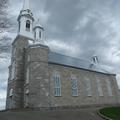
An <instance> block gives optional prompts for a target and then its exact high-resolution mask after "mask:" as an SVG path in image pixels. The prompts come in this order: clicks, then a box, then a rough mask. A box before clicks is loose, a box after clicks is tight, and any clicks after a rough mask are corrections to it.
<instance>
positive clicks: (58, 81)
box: [53, 73, 61, 97]
mask: <svg viewBox="0 0 120 120" xmlns="http://www.w3.org/2000/svg"><path fill="white" fill-rule="evenodd" d="M53 80H54V96H55V97H60V96H61V78H60V74H59V73H54V74H53Z"/></svg>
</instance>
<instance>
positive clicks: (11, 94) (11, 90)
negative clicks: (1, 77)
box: [9, 89, 13, 97]
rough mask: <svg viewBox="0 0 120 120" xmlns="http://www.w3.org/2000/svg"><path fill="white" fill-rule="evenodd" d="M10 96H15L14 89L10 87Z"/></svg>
mask: <svg viewBox="0 0 120 120" xmlns="http://www.w3.org/2000/svg"><path fill="white" fill-rule="evenodd" d="M9 96H10V97H12V96H13V89H10V92H9Z"/></svg>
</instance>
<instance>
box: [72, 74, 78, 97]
mask: <svg viewBox="0 0 120 120" xmlns="http://www.w3.org/2000/svg"><path fill="white" fill-rule="evenodd" d="M73 82H75V84H76V85H75V86H76V87H73ZM71 88H72V89H71V90H72V91H71V94H72V96H73V97H77V96H78V80H77V78H76V76H74V75H72V76H71Z"/></svg>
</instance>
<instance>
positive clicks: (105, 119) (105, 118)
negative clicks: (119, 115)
mask: <svg viewBox="0 0 120 120" xmlns="http://www.w3.org/2000/svg"><path fill="white" fill-rule="evenodd" d="M97 114H98V115H99V116H100V117H101V118H103V119H104V120H113V119H111V118H109V117H106V116H104V115H103V114H101V113H100V112H99V111H97Z"/></svg>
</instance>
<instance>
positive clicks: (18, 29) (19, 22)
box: [18, 21, 20, 32]
mask: <svg viewBox="0 0 120 120" xmlns="http://www.w3.org/2000/svg"><path fill="white" fill-rule="evenodd" d="M18 32H20V21H19V23H18Z"/></svg>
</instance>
